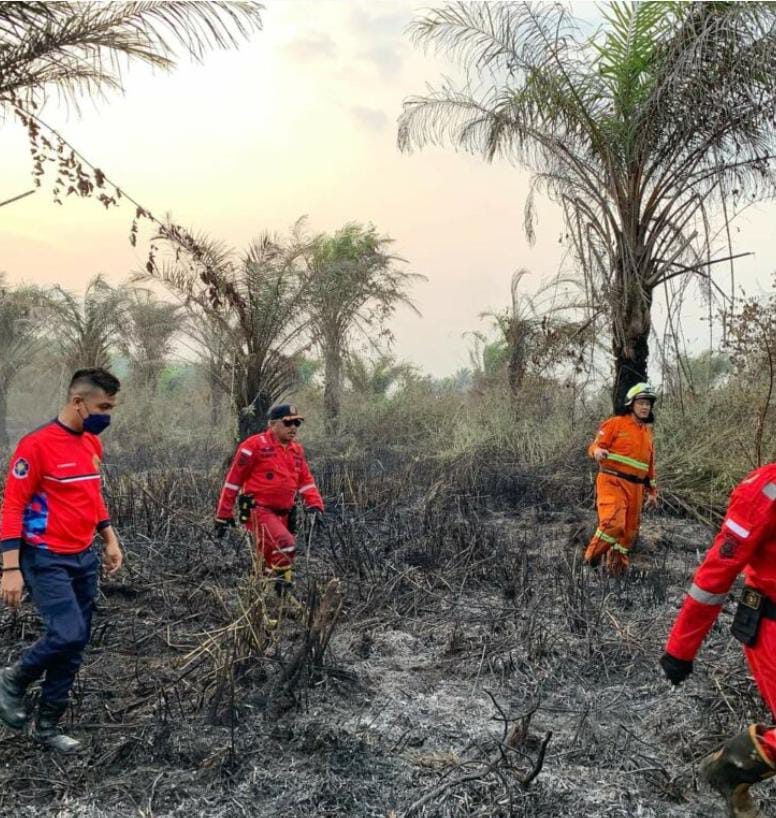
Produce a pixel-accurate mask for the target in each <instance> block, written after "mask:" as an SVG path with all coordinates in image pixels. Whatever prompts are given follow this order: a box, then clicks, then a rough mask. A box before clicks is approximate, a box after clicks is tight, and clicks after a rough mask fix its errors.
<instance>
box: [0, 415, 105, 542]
mask: <svg viewBox="0 0 776 818" xmlns="http://www.w3.org/2000/svg"><path fill="white" fill-rule="evenodd" d="M101 461H102V444H101V443H100V441H99V440H98V438H97V437H96V436H95V435H92V434H90V433H89V432H74V431H73V430H72V429H68V427H67V426H65V425H64V424H62V423H60V422H59V421H58V420H53V421H51V422H50V423H47V424H46V425H45V426H42V427H41V428H40V429H36V430H35V431H34V432H31V433H30V434H28V435H26V436H25V437H23V438H22V439H21V441H19V445H18V446H17V447H16V450H15V451H14V453H13V455H12V456H11V462H10V465H9V469H8V478H7V480H6V483H5V493H4V497H3V505H2V509H1V510H0V548H1V549H2V550H3V551H10V550H12V549H14V548H19V547H20V546H21V545H22V543H24V544H26V545H31V546H34V547H36V548H46V549H48V550H50V551H55V552H57V553H60V554H77V553H78V552H80V551H83V550H85V549H86V548H88V547H89V546H90V545H91V543H92V540H93V539H94V532H95V530H99V531H101V530H102V529H103V528H106V527H107V526H109V525H110V519H109V517H108V510H107V509H106V507H105V501H104V500H103V497H102V486H101V476H100V463H101Z"/></svg>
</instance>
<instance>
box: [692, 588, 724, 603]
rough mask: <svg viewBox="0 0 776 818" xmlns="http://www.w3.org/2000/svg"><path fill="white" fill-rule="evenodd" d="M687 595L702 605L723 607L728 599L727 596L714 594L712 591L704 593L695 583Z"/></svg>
mask: <svg viewBox="0 0 776 818" xmlns="http://www.w3.org/2000/svg"><path fill="white" fill-rule="evenodd" d="M687 593H688V594H689V596H691V597H692V598H693V599H694V600H695V601H696V602H700V603H701V605H721V604H722V603H723V602H724V601H725V600H726V599H727V594H712V593H711V592H710V591H704V590H703V588H700V587H698V586H697V585H696V584H695V583H694V582H693V584H692V585H691V586H690V590H689V591H688V592H687Z"/></svg>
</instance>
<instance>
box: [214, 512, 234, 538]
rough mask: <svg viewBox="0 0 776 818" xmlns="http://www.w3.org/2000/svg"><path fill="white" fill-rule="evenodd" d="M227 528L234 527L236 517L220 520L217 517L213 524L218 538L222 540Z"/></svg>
mask: <svg viewBox="0 0 776 818" xmlns="http://www.w3.org/2000/svg"><path fill="white" fill-rule="evenodd" d="M227 528H234V517H230V518H229V519H228V520H220V519H219V518H218V517H216V521H215V523H214V524H213V530H214V531H215V535H216V539H218V540H220V539H221V538H222V537H223V536H224V534H226V529H227Z"/></svg>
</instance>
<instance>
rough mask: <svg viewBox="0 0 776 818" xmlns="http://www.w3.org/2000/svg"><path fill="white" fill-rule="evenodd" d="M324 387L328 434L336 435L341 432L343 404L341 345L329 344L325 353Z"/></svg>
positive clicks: (324, 409)
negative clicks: (340, 423)
mask: <svg viewBox="0 0 776 818" xmlns="http://www.w3.org/2000/svg"><path fill="white" fill-rule="evenodd" d="M323 366H324V382H325V383H324V387H323V411H324V425H325V428H326V433H327V434H329V435H336V434H337V433H338V431H339V415H340V405H341V403H342V353H341V350H340V348H339V345H337V344H335V343H331V344H327V345H326V348H325V349H324V352H323Z"/></svg>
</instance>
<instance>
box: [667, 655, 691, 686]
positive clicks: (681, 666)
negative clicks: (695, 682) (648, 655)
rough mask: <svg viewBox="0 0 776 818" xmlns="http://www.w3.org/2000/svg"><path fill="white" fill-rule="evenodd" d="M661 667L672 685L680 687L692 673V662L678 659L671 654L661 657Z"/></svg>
mask: <svg viewBox="0 0 776 818" xmlns="http://www.w3.org/2000/svg"><path fill="white" fill-rule="evenodd" d="M660 667H662V668H663V673H665V675H666V677H667V678H668V681H669V682H671V684H672V685H680V684H681V683H682V682H683V681H684V680H685V679H686V678H687V677H688V676H689V675H690V674H691V673H692V662H688V661H687V660H686V659H677V658H676V657H675V656H671V654H670V653H664V654H663V655H662V656H661V657H660Z"/></svg>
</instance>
